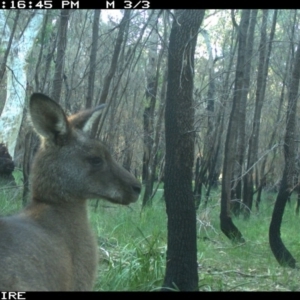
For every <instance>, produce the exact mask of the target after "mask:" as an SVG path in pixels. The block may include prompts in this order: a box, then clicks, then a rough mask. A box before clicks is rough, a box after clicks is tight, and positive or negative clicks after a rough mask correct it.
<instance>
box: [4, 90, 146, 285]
mask: <svg viewBox="0 0 300 300" xmlns="http://www.w3.org/2000/svg"><path fill="white" fill-rule="evenodd" d="M101 108H102V107H98V108H95V109H89V110H85V111H82V112H79V113H77V114H75V115H72V116H70V117H67V116H66V114H65V113H64V111H63V109H62V108H61V106H60V105H59V104H57V103H56V102H55V101H53V100H52V99H50V98H49V97H47V96H45V95H43V94H40V93H35V94H33V95H32V96H31V98H30V105H29V109H30V115H31V119H32V123H33V126H34V128H35V130H36V132H37V133H38V134H39V135H40V137H41V145H40V149H39V151H38V153H37V154H36V156H35V159H34V162H33V165H32V172H31V201H30V203H29V205H28V206H27V207H26V208H25V209H24V210H23V211H21V212H20V213H19V214H17V215H12V216H8V217H2V218H0V270H1V271H0V290H1V291H88V290H92V288H93V283H94V280H95V277H96V272H97V263H98V259H97V244H96V239H95V238H94V235H93V233H92V230H91V228H90V225H89V220H88V213H87V199H89V198H104V199H106V200H108V201H110V202H113V203H118V204H129V203H131V202H135V201H136V200H137V199H138V196H139V193H140V191H141V185H140V183H139V182H138V181H137V179H136V178H135V177H134V176H133V175H131V174H130V173H129V172H127V171H126V170H125V169H124V168H122V167H121V166H119V165H118V164H117V162H116V161H115V160H114V159H113V158H112V157H111V155H110V152H109V151H108V149H106V147H105V146H104V145H103V144H102V143H101V142H99V141H97V140H95V139H92V138H90V137H89V135H88V132H89V130H90V129H91V127H92V125H93V123H94V121H95V119H97V118H98V116H99V115H100V113H101Z"/></svg>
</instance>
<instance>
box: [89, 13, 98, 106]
mask: <svg viewBox="0 0 300 300" xmlns="http://www.w3.org/2000/svg"><path fill="white" fill-rule="evenodd" d="M100 12H101V10H100V9H95V11H94V21H93V37H92V47H91V55H90V72H89V81H88V94H87V97H86V108H90V107H92V103H93V97H94V85H95V74H96V58H97V50H98V38H99V37H98V35H99V20H100Z"/></svg>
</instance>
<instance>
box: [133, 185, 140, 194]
mask: <svg viewBox="0 0 300 300" xmlns="http://www.w3.org/2000/svg"><path fill="white" fill-rule="evenodd" d="M132 189H133V191H134V192H135V193H137V194H140V193H141V187H140V186H138V185H133V186H132Z"/></svg>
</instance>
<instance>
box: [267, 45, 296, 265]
mask: <svg viewBox="0 0 300 300" xmlns="http://www.w3.org/2000/svg"><path fill="white" fill-rule="evenodd" d="M299 80H300V43H299V42H298V44H297V50H296V56H295V60H294V67H293V73H292V79H291V86H290V91H289V97H288V110H287V119H286V132H285V138H284V157H285V168H284V171H283V176H282V180H281V185H280V188H279V192H278V195H277V198H276V202H275V206H274V210H273V214H272V219H271V224H270V228H269V242H270V247H271V250H272V252H273V254H274V256H275V258H276V260H277V261H278V263H279V264H280V265H282V266H289V267H291V268H295V267H296V260H295V258H294V257H293V256H292V254H291V253H290V252H289V251H288V250H287V248H286V247H285V245H284V243H283V242H282V240H281V233H280V227H281V222H282V216H283V214H284V208H285V205H286V202H287V200H288V198H289V196H290V194H291V192H292V191H293V185H294V176H295V157H296V145H295V134H296V132H295V130H296V116H297V100H298V97H299V95H298V92H299Z"/></svg>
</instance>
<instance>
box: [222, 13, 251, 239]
mask: <svg viewBox="0 0 300 300" xmlns="http://www.w3.org/2000/svg"><path fill="white" fill-rule="evenodd" d="M249 16H250V11H248V10H243V11H242V17H241V23H240V26H239V30H238V40H239V47H238V58H237V67H236V75H235V87H234V95H233V103H232V109H231V113H230V119H229V124H228V129H227V136H226V142H225V153H224V163H223V176H222V193H221V213H220V221H221V224H220V225H221V230H222V232H223V233H224V234H225V235H226V236H227V237H228V238H229V239H230V240H232V241H234V242H244V239H243V237H242V234H241V232H240V231H239V230H238V228H237V227H236V226H235V225H234V224H233V221H232V218H231V199H232V191H231V188H232V182H231V181H232V178H233V174H234V166H235V163H236V161H235V153H236V152H235V150H236V149H235V146H236V138H237V131H238V129H237V126H238V112H239V104H240V103H239V101H240V100H241V97H242V90H243V83H244V64H245V46H246V34H247V29H248V25H249Z"/></svg>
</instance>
